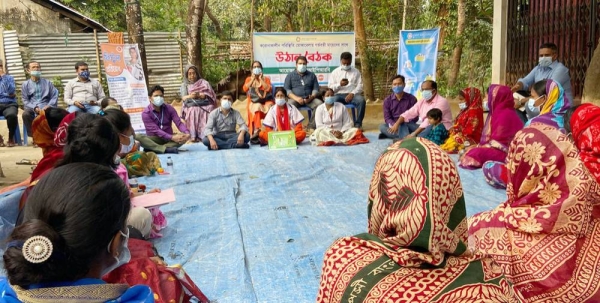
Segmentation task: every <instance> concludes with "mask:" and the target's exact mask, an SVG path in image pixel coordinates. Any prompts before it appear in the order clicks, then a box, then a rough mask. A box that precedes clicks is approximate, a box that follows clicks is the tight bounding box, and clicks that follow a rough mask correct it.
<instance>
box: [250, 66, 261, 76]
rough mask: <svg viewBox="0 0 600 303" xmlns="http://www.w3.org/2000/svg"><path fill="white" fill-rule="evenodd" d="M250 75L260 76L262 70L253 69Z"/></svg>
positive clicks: (258, 68)
mask: <svg viewBox="0 0 600 303" xmlns="http://www.w3.org/2000/svg"><path fill="white" fill-rule="evenodd" d="M252 73H253V74H255V75H260V74H262V68H260V67H255V68H253V69H252Z"/></svg>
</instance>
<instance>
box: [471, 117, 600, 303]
mask: <svg viewBox="0 0 600 303" xmlns="http://www.w3.org/2000/svg"><path fill="white" fill-rule="evenodd" d="M506 167H507V170H508V182H507V183H508V184H507V188H506V193H507V197H508V199H507V201H506V202H504V203H502V204H500V205H499V206H498V207H496V208H495V209H493V210H490V211H486V212H482V213H480V214H477V215H475V216H474V217H473V218H471V220H470V227H469V244H470V245H472V248H473V249H475V250H478V251H480V252H481V253H484V254H486V255H488V256H491V257H492V258H493V259H494V260H495V261H496V262H497V263H498V264H500V266H501V267H502V269H503V271H504V272H505V274H506V276H507V277H508V278H509V279H510V280H511V282H512V283H513V284H514V285H515V287H516V288H517V290H518V291H520V292H521V294H522V295H523V296H524V297H525V298H526V299H527V302H585V301H588V300H589V301H592V302H598V301H599V300H600V284H599V283H597V281H598V280H599V279H600V269H598V266H597V265H598V264H600V246H599V245H598V243H600V224H598V223H599V220H600V219H598V218H599V217H600V216H599V215H600V208H599V207H598V203H599V201H600V185H599V184H598V183H597V182H596V180H595V179H594V178H593V176H592V175H591V174H590V173H589V171H588V170H587V169H585V166H584V164H583V162H582V161H581V160H580V159H579V157H578V153H577V149H576V147H575V146H574V145H573V143H572V142H571V141H570V140H569V138H568V137H567V136H566V135H564V134H562V133H561V132H560V131H559V130H558V129H557V128H555V127H552V126H548V125H546V124H532V125H531V126H529V127H527V128H525V129H523V130H522V131H520V132H519V133H518V134H517V135H516V137H515V139H514V141H513V142H512V143H511V146H510V150H509V154H508V158H507V165H506Z"/></svg>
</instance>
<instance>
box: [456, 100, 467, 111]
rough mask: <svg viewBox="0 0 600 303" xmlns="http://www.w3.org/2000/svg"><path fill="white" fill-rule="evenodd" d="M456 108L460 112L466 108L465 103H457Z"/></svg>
mask: <svg viewBox="0 0 600 303" xmlns="http://www.w3.org/2000/svg"><path fill="white" fill-rule="evenodd" d="M458 108H460V109H461V110H463V109H465V108H467V103H465V102H462V103H458Z"/></svg>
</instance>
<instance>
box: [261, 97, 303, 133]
mask: <svg viewBox="0 0 600 303" xmlns="http://www.w3.org/2000/svg"><path fill="white" fill-rule="evenodd" d="M275 104H276V105H277V106H273V107H271V109H269V112H268V113H267V115H266V116H265V119H264V120H263V126H264V127H265V129H264V130H263V131H261V132H260V135H259V138H260V143H261V144H268V142H269V132H272V131H286V130H293V131H294V132H295V133H296V143H297V144H300V143H301V142H302V141H304V139H305V138H306V132H305V131H304V130H303V128H302V121H304V116H302V114H301V113H300V111H299V110H298V109H297V108H296V107H295V106H291V105H289V104H288V103H287V99H286V93H285V89H284V88H283V87H278V88H277V89H275Z"/></svg>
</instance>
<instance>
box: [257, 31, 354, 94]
mask: <svg viewBox="0 0 600 303" xmlns="http://www.w3.org/2000/svg"><path fill="white" fill-rule="evenodd" d="M252 39H253V40H252V45H253V47H252V48H253V51H254V60H258V61H260V62H261V63H262V65H263V74H264V75H266V76H269V77H270V78H271V83H273V84H274V85H275V86H283V82H284V81H285V77H286V76H287V74H289V73H290V72H292V71H294V70H295V69H296V59H297V58H298V56H305V57H306V59H308V66H307V68H308V70H310V71H311V72H313V73H315V75H316V76H317V79H318V80H319V84H320V85H327V82H328V81H329V74H331V72H332V71H333V70H334V69H336V68H337V67H338V66H340V55H341V54H342V53H343V52H350V53H351V54H352V55H353V56H354V54H355V43H354V33H352V32H340V33H254V35H253V36H252ZM353 61H354V58H353ZM352 65H354V62H352Z"/></svg>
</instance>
